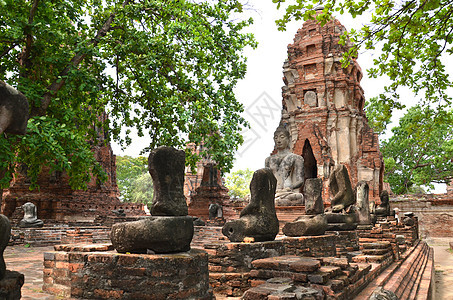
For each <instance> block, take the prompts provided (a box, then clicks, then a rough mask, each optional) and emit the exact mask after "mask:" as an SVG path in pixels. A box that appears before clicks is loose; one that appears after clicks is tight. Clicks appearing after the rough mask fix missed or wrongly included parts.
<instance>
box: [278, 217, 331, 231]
mask: <svg viewBox="0 0 453 300" xmlns="http://www.w3.org/2000/svg"><path fill="white" fill-rule="evenodd" d="M326 229H327V219H326V217H325V215H324V214H319V215H303V216H300V217H298V218H297V219H296V220H294V221H293V222H290V223H286V224H285V226H284V227H283V233H284V234H285V235H287V236H309V235H322V234H324V233H325V232H326Z"/></svg>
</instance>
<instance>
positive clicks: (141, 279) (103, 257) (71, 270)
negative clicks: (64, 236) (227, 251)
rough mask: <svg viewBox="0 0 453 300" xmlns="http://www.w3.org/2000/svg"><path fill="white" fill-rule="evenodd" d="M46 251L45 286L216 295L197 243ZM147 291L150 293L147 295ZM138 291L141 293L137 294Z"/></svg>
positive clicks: (72, 293)
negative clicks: (165, 250)
mask: <svg viewBox="0 0 453 300" xmlns="http://www.w3.org/2000/svg"><path fill="white" fill-rule="evenodd" d="M78 247H80V246H74V247H71V246H66V248H65V249H66V250H69V251H70V252H63V251H54V252H46V253H45V254H44V264H45V265H47V266H49V267H47V268H44V271H43V278H44V284H43V290H44V291H46V292H48V293H51V294H54V295H59V296H62V297H73V298H82V299H213V294H212V291H211V289H210V287H209V276H208V258H207V254H206V252H204V251H202V250H197V249H192V250H190V251H189V252H184V253H177V254H161V255H147V254H119V253H116V252H114V251H110V252H93V251H96V250H101V249H104V248H103V246H102V245H92V246H89V245H86V246H85V250H91V252H73V251H74V250H80V249H79V248H78ZM145 295H147V296H145ZM137 297H138V298H137Z"/></svg>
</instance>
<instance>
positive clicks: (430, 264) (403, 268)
mask: <svg viewBox="0 0 453 300" xmlns="http://www.w3.org/2000/svg"><path fill="white" fill-rule="evenodd" d="M433 279H434V251H433V249H432V248H430V247H429V246H428V245H427V244H426V243H425V242H423V241H417V242H416V243H415V245H414V246H413V247H411V248H410V249H408V251H407V252H406V253H405V254H404V255H403V257H402V259H401V260H399V261H398V262H395V263H394V264H392V265H391V266H389V267H388V268H387V269H386V270H385V271H384V272H382V273H381V274H380V275H379V276H378V277H377V278H376V279H375V280H374V281H373V282H371V283H370V284H369V285H368V287H367V288H366V289H365V290H363V291H362V292H361V293H360V294H359V295H358V296H357V297H356V298H355V299H356V300H366V299H369V298H370V296H371V295H372V294H373V292H374V293H379V291H380V290H381V289H384V290H386V291H390V292H391V293H393V294H395V295H396V296H397V297H398V299H399V300H422V299H423V300H426V299H431V296H432V288H433V286H432V280H433Z"/></svg>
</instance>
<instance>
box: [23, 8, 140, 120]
mask: <svg viewBox="0 0 453 300" xmlns="http://www.w3.org/2000/svg"><path fill="white" fill-rule="evenodd" d="M131 1H132V0H125V1H124V3H123V5H122V6H123V7H125V6H126V5H127V4H129V2H131ZM115 15H116V13H115V12H113V13H111V14H110V16H109V17H108V19H107V20H106V21H105V23H104V25H102V27H101V28H100V29H99V30H98V32H97V33H96V36H95V37H94V38H92V39H91V41H89V43H88V45H91V46H94V47H96V46H97V45H98V44H99V41H100V40H101V38H102V37H104V36H105V35H106V34H107V32H108V31H109V30H110V29H111V24H112V22H113V20H114V19H115ZM85 57H86V54H85V53H80V52H79V53H78V54H76V55H75V56H74V57H73V58H72V59H71V61H70V62H69V63H68V64H67V66H66V67H65V68H64V69H63V70H62V71H61V72H60V73H59V74H58V76H57V79H56V80H55V81H54V82H53V83H52V84H51V85H49V86H48V87H47V90H48V92H46V93H45V94H44V97H43V99H42V100H41V105H40V106H39V107H35V106H34V107H33V108H32V111H31V116H40V115H44V114H45V112H46V110H47V108H48V107H49V105H50V102H51V100H52V97H54V96H55V95H56V94H57V93H58V91H59V90H60V89H61V88H62V87H63V85H64V84H65V82H66V79H65V77H66V76H67V75H68V74H69V71H70V70H71V69H72V68H74V67H77V66H78V65H79V64H80V63H81V62H82V60H83V59H84V58H85Z"/></svg>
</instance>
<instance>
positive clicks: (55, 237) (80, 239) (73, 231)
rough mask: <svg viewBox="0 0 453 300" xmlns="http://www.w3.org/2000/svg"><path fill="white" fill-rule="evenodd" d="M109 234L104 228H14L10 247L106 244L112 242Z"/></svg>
mask: <svg viewBox="0 0 453 300" xmlns="http://www.w3.org/2000/svg"><path fill="white" fill-rule="evenodd" d="M109 234H110V228H109V227H104V226H93V227H64V226H61V227H43V228H13V229H12V230H11V237H10V242H9V245H22V244H29V245H31V246H36V247H38V246H45V245H55V244H62V243H64V244H66V243H67V244H69V243H71V244H72V243H106V242H110V238H109Z"/></svg>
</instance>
